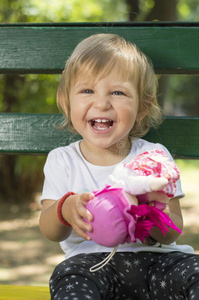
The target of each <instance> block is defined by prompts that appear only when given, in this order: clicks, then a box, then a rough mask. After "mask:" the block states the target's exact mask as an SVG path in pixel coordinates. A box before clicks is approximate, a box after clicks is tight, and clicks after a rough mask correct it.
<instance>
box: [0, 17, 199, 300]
mask: <svg viewBox="0 0 199 300" xmlns="http://www.w3.org/2000/svg"><path fill="white" fill-rule="evenodd" d="M102 32H103V33H117V34H119V35H121V36H123V37H125V38H126V39H127V40H130V41H131V42H133V43H135V44H137V45H138V47H139V48H140V49H141V50H142V51H143V52H144V53H145V54H147V55H148V56H149V57H150V58H151V59H152V61H153V64H154V68H155V70H156V73H157V74H199V24H198V23H167V22H164V23H159V22H149V23H148V22H147V23H146V22H145V23H83V24H82V23H73V24H70V23H67V24H2V25H0V73H5V74H27V73H30V74H31V73H35V74H36V73H37V74H57V73H61V71H62V70H63V67H64V63H65V61H66V59H67V57H68V56H69V55H70V53H71V52H72V50H73V49H74V47H75V45H76V44H77V43H78V42H79V41H80V40H81V39H83V38H85V37H87V36H89V35H92V34H95V33H102ZM60 118H61V115H59V114H23V113H17V114H8V113H0V152H1V153H10V154H19V153H21V154H24V153H27V154H38V155H39V154H47V153H48V152H49V151H50V150H51V149H53V148H55V147H57V146H62V145H66V144H69V143H71V142H73V141H75V140H77V139H79V138H80V137H79V136H78V135H73V134H71V133H69V132H62V131H59V130H58V129H57V128H56V124H60ZM146 139H148V140H149V141H154V142H160V143H162V144H164V145H165V146H166V147H167V148H168V149H169V150H170V152H171V153H172V155H173V156H174V157H176V158H199V118H190V117H189V118H188V117H166V118H165V121H164V122H163V124H162V125H161V126H160V128H159V129H158V130H157V131H156V130H153V131H150V132H149V133H148V134H147V136H146ZM31 297H32V298H31ZM49 298H50V296H49V292H48V288H47V287H46V288H45V287H44V288H41V287H16V286H15V287H14V286H11V287H10V286H0V300H5V299H9V300H11V299H49Z"/></svg>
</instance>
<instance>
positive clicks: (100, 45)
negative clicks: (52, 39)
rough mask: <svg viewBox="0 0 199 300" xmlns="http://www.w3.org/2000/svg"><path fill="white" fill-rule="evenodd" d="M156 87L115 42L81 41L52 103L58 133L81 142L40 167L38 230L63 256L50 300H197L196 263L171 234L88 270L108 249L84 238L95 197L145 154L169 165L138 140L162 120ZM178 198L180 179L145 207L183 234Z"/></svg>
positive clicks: (148, 70)
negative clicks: (156, 207) (160, 207)
mask: <svg viewBox="0 0 199 300" xmlns="http://www.w3.org/2000/svg"><path fill="white" fill-rule="evenodd" d="M156 87H157V84H156V77H155V74H154V71H153V68H152V65H151V63H150V62H149V60H148V59H147V58H146V56H145V55H144V54H143V53H142V52H140V51H139V50H138V49H137V47H136V46H135V45H133V44H131V43H129V42H128V41H126V40H125V39H123V38H122V37H119V36H118V35H114V34H98V35H93V36H90V37H88V38H86V39H84V40H83V41H82V42H80V43H79V44H78V45H77V47H76V48H75V50H74V51H73V53H72V55H71V56H70V57H69V59H68V60H67V62H66V66H65V69H64V72H63V75H62V80H61V83H60V86H59V89H58V97H57V100H58V105H59V107H60V108H61V110H62V111H63V113H64V114H65V116H66V118H65V123H64V124H63V127H66V126H68V127H69V128H70V129H71V130H73V131H75V132H78V133H79V134H80V135H81V136H82V139H81V140H80V141H78V142H75V143H72V144H70V145H69V146H65V147H59V148H57V149H55V150H53V151H51V152H50V153H49V155H48V158H47V161H46V164H45V167H44V173H45V181H44V187H43V193H42V197H41V203H42V212H41V216H40V228H41V231H42V233H43V234H44V235H45V236H46V237H47V238H49V239H50V240H53V241H56V242H60V245H61V247H62V249H63V251H64V252H65V255H66V259H65V260H64V261H63V262H62V263H61V264H59V265H58V266H57V267H56V268H55V270H54V272H53V274H52V277H51V279H50V291H51V299H61V300H63V299H70V300H75V299H81V300H83V299H93V300H98V299H107V300H108V299H112V300H116V299H119V300H122V299H134V300H136V299H139V300H142V299H143V300H144V299H154V300H155V299H158V300H159V299H162V300H163V299H166V300H168V299H198V298H197V297H198V295H199V272H198V270H199V259H198V256H197V255H195V254H194V251H193V249H192V248H191V247H190V246H186V245H182V246H177V245H176V243H175V241H176V240H177V238H178V236H179V232H177V231H176V230H173V229H171V228H170V229H169V231H168V232H167V233H166V234H165V235H163V234H162V233H161V231H160V230H159V229H158V228H157V227H154V228H153V229H152V230H151V232H150V239H148V242H147V243H142V242H141V241H139V240H138V241H137V243H125V244H122V245H119V247H118V250H117V252H116V254H115V255H114V256H113V258H112V259H111V260H110V262H109V263H108V264H106V266H105V267H103V268H100V269H99V271H96V272H90V268H91V267H92V266H93V265H95V264H98V263H99V262H101V261H103V260H104V259H105V258H106V257H107V255H108V254H109V253H110V252H111V251H112V249H111V248H110V247H105V246H101V245H98V244H96V243H95V242H94V241H92V240H91V238H90V237H89V232H92V220H93V216H92V215H91V213H90V212H89V211H88V210H87V209H86V204H87V203H88V201H92V199H93V197H94V195H93V193H92V191H94V190H97V189H102V188H103V187H104V186H105V184H106V183H107V178H108V177H109V175H110V174H112V172H113V169H114V168H115V167H116V165H117V164H119V163H123V164H125V163H128V162H129V161H131V160H132V159H133V158H134V157H135V156H137V155H138V154H140V153H143V152H145V151H150V150H152V149H154V148H155V149H159V150H160V151H162V150H163V151H166V152H167V154H168V156H169V159H170V160H171V161H173V159H172V157H171V155H170V154H169V153H168V150H167V149H165V147H164V146H162V145H160V144H154V143H149V142H147V141H145V140H143V139H141V137H142V136H144V135H145V134H146V133H147V132H148V130H149V128H150V127H155V126H157V125H158V124H159V123H160V122H161V113H160V108H159V106H158V104H157V100H156ZM183 196H184V194H183V192H182V190H181V185H180V181H179V180H178V181H177V188H176V192H175V195H174V197H173V198H169V197H168V196H167V195H166V194H164V193H159V192H151V193H148V195H147V199H148V201H149V205H151V204H153V203H154V202H155V201H158V202H163V203H165V204H166V206H165V209H164V212H165V213H166V214H167V215H168V216H169V217H170V218H171V220H172V221H173V223H174V224H175V225H176V226H177V227H178V228H179V229H182V227H183V221H182V215H181V209H180V204H179V199H180V198H182V197H183ZM135 201H136V198H135ZM85 220H87V221H89V222H86V221H85ZM151 245H152V246H151Z"/></svg>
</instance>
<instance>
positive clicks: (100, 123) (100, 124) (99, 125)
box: [89, 119, 113, 130]
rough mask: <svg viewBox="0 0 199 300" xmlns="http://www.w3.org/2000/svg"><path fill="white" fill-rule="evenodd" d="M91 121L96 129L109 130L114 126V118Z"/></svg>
mask: <svg viewBox="0 0 199 300" xmlns="http://www.w3.org/2000/svg"><path fill="white" fill-rule="evenodd" d="M89 123H90V124H91V126H92V127H93V128H94V129H96V130H107V129H109V128H111V127H112V126H113V120H109V119H92V120H90V121H89Z"/></svg>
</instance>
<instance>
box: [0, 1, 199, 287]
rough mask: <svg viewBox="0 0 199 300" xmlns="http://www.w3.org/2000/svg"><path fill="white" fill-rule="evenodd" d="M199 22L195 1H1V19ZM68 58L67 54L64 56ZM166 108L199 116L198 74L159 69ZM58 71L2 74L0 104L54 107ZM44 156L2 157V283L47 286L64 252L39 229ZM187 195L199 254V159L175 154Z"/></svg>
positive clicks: (28, 109)
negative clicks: (175, 73) (179, 157)
mask: <svg viewBox="0 0 199 300" xmlns="http://www.w3.org/2000/svg"><path fill="white" fill-rule="evenodd" d="M158 20H159V21H189V22H198V21H199V2H198V0H178V1H177V0H161V1H159V0H140V1H139V0H43V1H40V0H2V1H1V2H0V22H1V23H13V22H14V23H18V22H28V23H30V22H32V23H35V22H39V23H40V22H46V23H47V22H121V21H122V22H126V21H131V22H137V21H158ZM66 59H67V57H66ZM159 78H160V79H159V82H160V84H159V92H158V95H159V97H158V99H159V102H160V104H161V106H162V108H163V112H164V114H165V115H170V116H194V117H199V99H198V98H199V93H198V92H199V77H198V76H188V75H186V76H185V75H178V76H159ZM59 80H60V75H0V111H1V112H21V113H34V112H35V113H56V112H58V110H57V107H56V90H57V86H58V83H59ZM45 159H46V157H45V156H9V155H1V156H0V204H1V209H0V240H1V242H0V284H32V285H47V284H48V280H49V277H50V274H51V273H52V270H53V268H54V266H55V265H56V264H57V263H58V262H59V261H61V260H63V259H64V256H63V253H62V252H61V250H60V247H59V245H58V244H56V243H53V242H50V241H48V240H46V239H45V238H44V237H43V236H42V235H41V233H40V231H39V228H38V216H39V209H40V205H39V197H40V193H41V188H42V184H43V165H44V162H45ZM177 164H178V166H179V168H180V170H181V180H182V186H183V190H184V192H185V193H186V198H184V199H182V200H181V203H182V209H183V215H184V220H185V221H184V222H185V230H184V233H183V235H182V237H181V238H180V239H179V243H188V244H191V245H192V246H193V247H194V248H195V250H196V252H197V253H199V237H198V232H199V221H198V215H199V205H198V201H197V200H198V199H197V198H198V194H199V185H198V178H199V161H197V160H186V161H185V160H177Z"/></svg>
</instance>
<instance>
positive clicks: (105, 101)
mask: <svg viewBox="0 0 199 300" xmlns="http://www.w3.org/2000/svg"><path fill="white" fill-rule="evenodd" d="M93 105H94V107H95V108H96V109H99V110H107V109H110V108H111V102H110V99H109V97H108V96H97V97H96V98H95V101H94V104H93Z"/></svg>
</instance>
